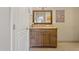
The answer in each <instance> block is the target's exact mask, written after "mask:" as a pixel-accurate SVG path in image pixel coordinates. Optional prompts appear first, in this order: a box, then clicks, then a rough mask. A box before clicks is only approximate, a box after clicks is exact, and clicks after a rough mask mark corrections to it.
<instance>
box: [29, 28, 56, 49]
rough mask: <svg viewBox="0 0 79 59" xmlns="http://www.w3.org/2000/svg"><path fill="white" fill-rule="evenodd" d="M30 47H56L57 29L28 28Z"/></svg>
mask: <svg viewBox="0 0 79 59" xmlns="http://www.w3.org/2000/svg"><path fill="white" fill-rule="evenodd" d="M29 32H30V34H29V36H30V47H31V48H32V47H49V48H51V47H54V48H56V47H57V28H30V30H29Z"/></svg>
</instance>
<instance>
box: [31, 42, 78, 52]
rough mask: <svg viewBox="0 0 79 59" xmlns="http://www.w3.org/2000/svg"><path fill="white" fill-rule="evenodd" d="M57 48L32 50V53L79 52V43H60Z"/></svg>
mask: <svg viewBox="0 0 79 59" xmlns="http://www.w3.org/2000/svg"><path fill="white" fill-rule="evenodd" d="M57 45H58V46H57V48H30V51H79V42H58V44H57Z"/></svg>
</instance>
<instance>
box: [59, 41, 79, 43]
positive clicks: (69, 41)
mask: <svg viewBox="0 0 79 59" xmlns="http://www.w3.org/2000/svg"><path fill="white" fill-rule="evenodd" d="M58 42H61V43H62V42H65V43H66V42H68V43H79V41H58Z"/></svg>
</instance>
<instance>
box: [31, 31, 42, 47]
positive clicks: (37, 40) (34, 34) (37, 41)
mask: <svg viewBox="0 0 79 59" xmlns="http://www.w3.org/2000/svg"><path fill="white" fill-rule="evenodd" d="M41 38H42V35H41V32H40V30H36V29H34V30H33V29H32V30H30V47H40V46H42V39H41Z"/></svg>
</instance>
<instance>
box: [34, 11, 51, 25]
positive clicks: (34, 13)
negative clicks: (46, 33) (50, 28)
mask: <svg viewBox="0 0 79 59" xmlns="http://www.w3.org/2000/svg"><path fill="white" fill-rule="evenodd" d="M35 12H50V16H51V19H50V23H35V19H34V17H35ZM33 23H34V24H52V10H33Z"/></svg>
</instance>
